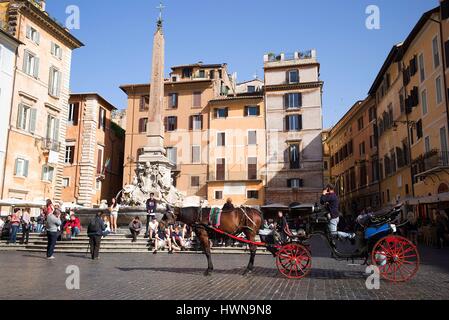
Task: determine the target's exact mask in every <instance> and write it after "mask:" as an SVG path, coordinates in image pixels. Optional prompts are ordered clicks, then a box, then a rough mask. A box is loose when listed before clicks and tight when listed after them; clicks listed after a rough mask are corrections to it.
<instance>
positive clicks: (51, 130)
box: [46, 114, 59, 151]
mask: <svg viewBox="0 0 449 320" xmlns="http://www.w3.org/2000/svg"><path fill="white" fill-rule="evenodd" d="M46 137H47V140H48V143H49V147H50V149H51V150H53V151H58V148H59V143H58V141H59V119H57V118H56V117H55V116H53V115H51V114H49V115H48V116H47V135H46Z"/></svg>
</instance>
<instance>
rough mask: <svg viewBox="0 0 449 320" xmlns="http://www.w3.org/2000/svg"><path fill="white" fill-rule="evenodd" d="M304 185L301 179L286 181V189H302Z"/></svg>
mask: <svg viewBox="0 0 449 320" xmlns="http://www.w3.org/2000/svg"><path fill="white" fill-rule="evenodd" d="M303 185H304V183H303V180H302V179H288V180H287V188H294V189H297V188H302V187H303Z"/></svg>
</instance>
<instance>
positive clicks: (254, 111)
mask: <svg viewBox="0 0 449 320" xmlns="http://www.w3.org/2000/svg"><path fill="white" fill-rule="evenodd" d="M259 115H260V107H259V106H246V107H245V117H257V116H259Z"/></svg>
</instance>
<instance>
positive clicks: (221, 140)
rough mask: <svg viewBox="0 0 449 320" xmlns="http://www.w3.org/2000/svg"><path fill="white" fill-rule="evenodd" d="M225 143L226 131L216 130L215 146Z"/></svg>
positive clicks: (221, 145) (222, 145)
mask: <svg viewBox="0 0 449 320" xmlns="http://www.w3.org/2000/svg"><path fill="white" fill-rule="evenodd" d="M225 145H226V133H225V132H218V133H217V147H224V146H225Z"/></svg>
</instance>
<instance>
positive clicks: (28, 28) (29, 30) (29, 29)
mask: <svg viewBox="0 0 449 320" xmlns="http://www.w3.org/2000/svg"><path fill="white" fill-rule="evenodd" d="M26 37H27V38H28V39H31V27H30V26H27V35H26Z"/></svg>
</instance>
